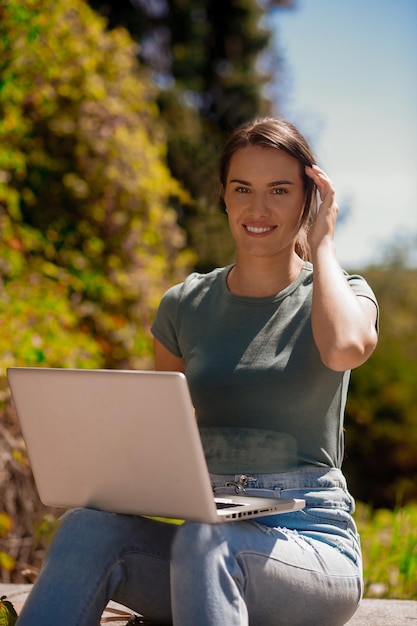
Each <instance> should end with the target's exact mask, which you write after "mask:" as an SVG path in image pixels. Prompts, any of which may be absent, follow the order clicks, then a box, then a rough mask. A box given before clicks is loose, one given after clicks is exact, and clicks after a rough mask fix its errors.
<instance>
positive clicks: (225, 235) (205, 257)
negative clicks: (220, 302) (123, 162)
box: [89, 0, 277, 272]
mask: <svg viewBox="0 0 417 626" xmlns="http://www.w3.org/2000/svg"><path fill="white" fill-rule="evenodd" d="M89 4H90V5H91V6H93V7H94V8H95V9H96V10H98V11H102V12H103V13H105V14H106V15H108V17H109V24H110V26H111V27H114V26H116V25H118V24H121V23H123V24H125V25H126V26H127V28H128V29H129V30H130V32H131V33H132V36H133V37H134V38H135V39H136V40H137V41H139V42H140V43H141V50H140V56H141V58H142V59H143V60H144V62H146V63H147V65H148V66H149V67H150V68H151V70H152V75H153V77H154V78H155V80H156V82H157V83H158V84H159V85H160V89H159V93H158V105H159V107H160V111H161V118H162V120H163V122H164V124H165V128H166V133H167V138H168V162H169V166H170V169H171V171H172V173H173V175H174V176H175V177H176V178H177V179H178V180H179V181H181V183H182V184H183V186H184V187H185V188H186V189H187V190H188V191H189V192H190V195H191V197H192V198H193V201H192V202H190V203H185V204H183V206H182V207H181V212H180V223H181V225H182V226H183V227H184V229H185V230H186V232H187V235H188V238H189V241H190V243H191V245H192V246H193V247H194V248H195V249H196V250H197V253H198V260H197V265H196V269H197V270H199V271H203V272H204V271H209V270H211V269H212V268H213V267H216V266H221V265H224V264H227V263H230V262H231V261H232V260H233V258H234V246H233V242H232V239H231V237H230V233H229V229H228V226H227V220H226V218H225V216H224V214H222V212H221V211H220V210H219V207H218V202H217V197H216V191H217V163H218V155H219V153H220V150H221V147H222V145H223V143H224V142H225V139H226V136H227V135H228V134H229V132H230V130H232V129H233V128H235V127H236V126H238V125H240V124H241V123H243V122H245V121H247V120H248V119H250V118H252V117H255V116H257V115H260V114H266V113H268V112H270V110H271V103H270V102H269V101H268V100H266V99H265V96H264V93H263V86H264V85H265V83H266V81H267V80H268V78H269V77H268V76H267V75H265V74H264V73H262V72H261V71H260V69H259V65H258V61H259V55H260V54H261V53H263V52H265V51H266V49H267V46H268V43H269V39H270V33H269V31H267V30H266V29H264V28H263V27H261V18H262V16H263V15H264V14H265V8H262V7H261V5H260V3H258V2H257V1H256V0H233V1H231V0H225V1H222V2H219V1H218V0H210V1H209V2H203V1H202V0H167V1H166V2H165V1H159V0H156V1H155V2H152V3H149V2H145V1H141V0H140V1H139V2H137V3H135V5H134V6H133V5H132V4H131V5H130V10H129V6H128V5H129V3H128V2H125V1H121V0H106V1H105V2H104V0H89ZM150 42H151V45H150ZM274 71H275V72H277V67H276V66H275V67H274Z"/></svg>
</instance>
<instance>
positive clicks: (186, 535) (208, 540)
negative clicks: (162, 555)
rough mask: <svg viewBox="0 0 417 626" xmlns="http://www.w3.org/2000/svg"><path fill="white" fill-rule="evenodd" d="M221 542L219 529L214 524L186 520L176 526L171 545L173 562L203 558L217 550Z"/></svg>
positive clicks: (195, 560)
mask: <svg viewBox="0 0 417 626" xmlns="http://www.w3.org/2000/svg"><path fill="white" fill-rule="evenodd" d="M221 543H222V537H221V536H220V533H219V529H218V527H217V526H216V525H215V524H201V523H198V522H186V523H185V524H183V525H182V526H180V527H179V528H178V531H177V534H176V536H175V540H174V543H173V546H172V553H171V558H172V561H173V562H176V561H178V560H180V561H184V560H186V559H191V560H192V561H194V562H197V560H204V559H205V558H206V557H207V555H208V554H212V553H213V552H214V551H216V550H218V548H219V545H221Z"/></svg>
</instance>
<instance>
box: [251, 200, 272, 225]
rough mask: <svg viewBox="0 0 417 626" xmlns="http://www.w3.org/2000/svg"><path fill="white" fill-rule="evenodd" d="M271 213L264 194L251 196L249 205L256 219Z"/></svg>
mask: <svg viewBox="0 0 417 626" xmlns="http://www.w3.org/2000/svg"><path fill="white" fill-rule="evenodd" d="M269 214H270V210H269V207H268V203H267V201H266V199H265V198H264V196H263V195H261V194H253V195H252V196H251V204H250V207H249V215H250V216H251V217H254V218H256V219H261V218H263V217H267V216H268V215H269Z"/></svg>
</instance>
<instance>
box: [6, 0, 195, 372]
mask: <svg viewBox="0 0 417 626" xmlns="http://www.w3.org/2000/svg"><path fill="white" fill-rule="evenodd" d="M1 24H2V25H1V33H0V34H1V38H0V59H1V74H0V76H1V81H0V231H1V239H2V242H1V244H0V245H1V264H0V276H2V277H3V292H2V294H1V295H2V300H1V304H0V307H1V310H2V312H3V311H4V313H5V312H6V309H7V312H8V319H7V324H6V326H7V328H8V329H9V330H8V332H9V344H10V343H11V345H9V346H8V347H9V349H8V350H6V354H7V355H8V357H7V358H6V361H7V363H8V364H10V361H11V360H13V356H11V355H15V356H16V360H18V361H20V362H28V361H29V362H31V363H41V364H52V363H54V364H59V363H60V364H61V365H72V364H74V363H77V364H78V365H81V364H82V365H84V366H86V365H94V364H98V363H99V362H100V361H101V362H102V363H103V362H104V364H105V365H107V366H114V365H119V364H123V365H133V366H134V365H137V364H138V363H141V362H142V360H143V358H144V357H146V355H147V354H149V351H150V344H149V342H150V339H149V332H148V328H149V323H150V320H151V319H152V317H153V314H154V313H155V309H156V307H157V304H158V302H159V299H160V296H161V294H162V292H163V291H164V290H165V289H166V288H167V287H168V285H170V284H172V283H173V282H177V281H178V280H180V279H182V277H183V276H184V274H185V273H186V272H187V271H188V269H189V266H190V262H192V260H193V258H194V257H193V256H192V254H191V253H190V252H189V251H187V250H184V236H183V234H182V232H181V230H180V229H179V227H178V226H177V214H176V211H175V210H174V208H173V203H174V200H175V201H176V203H178V202H184V201H186V200H187V195H186V194H185V192H184V191H182V189H181V188H180V186H179V184H178V183H177V182H176V180H175V179H173V178H172V176H171V175H170V173H169V170H168V167H167V165H166V144H165V139H164V135H163V132H162V130H161V124H160V122H159V119H158V111H157V108H156V105H155V95H156V94H155V89H154V86H153V84H152V82H151V81H150V80H149V78H148V76H147V73H146V71H145V70H143V68H141V67H140V66H139V64H138V61H137V56H136V44H134V42H133V41H132V40H131V39H130V38H129V35H128V34H127V32H126V31H125V30H123V29H116V30H114V31H112V32H110V33H109V32H106V31H105V22H104V20H103V19H101V18H99V17H98V16H97V15H96V14H95V13H94V12H93V11H91V9H89V7H88V6H87V5H86V4H85V3H84V2H82V1H81V0H70V1H69V2H63V1H59V2H55V1H52V0H30V1H28V2H26V3H24V5H22V3H21V2H19V1H18V0H10V2H8V3H7V5H6V6H5V7H4V8H3V9H2V20H1ZM18 299H20V300H23V299H24V300H25V306H23V305H20V304H17V303H16V302H17V300H18ZM10 313H12V314H13V322H12V324H14V326H15V328H13V330H14V331H16V334H14V335H13V339H12V341H11V342H10V330H11V329H10V317H9V314H10ZM26 319H29V320H30V323H29V324H26V328H24V326H25V320H26ZM19 320H20V321H19ZM2 321H3V326H4V324H5V318H4V317H3V318H2ZM5 332H6V333H7V331H5ZM56 333H58V334H56ZM59 335H61V338H62V341H61V342H59V345H58V341H57V340H58V337H59ZM40 337H41V338H42V339H39V338H40ZM53 337H55V338H56V340H55V345H54V346H51V345H50V341H53ZM0 341H1V339H0ZM3 341H5V342H6V343H7V337H3ZM39 342H41V343H42V346H41V347H40V346H39V345H38V343H39ZM34 343H35V344H36V345H33V344H34ZM16 351H17V352H16ZM2 365H3V364H2Z"/></svg>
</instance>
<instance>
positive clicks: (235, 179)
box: [230, 178, 294, 187]
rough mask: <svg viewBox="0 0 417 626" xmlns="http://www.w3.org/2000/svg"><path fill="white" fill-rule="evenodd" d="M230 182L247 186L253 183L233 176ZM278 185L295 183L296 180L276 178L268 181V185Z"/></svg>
mask: <svg viewBox="0 0 417 626" xmlns="http://www.w3.org/2000/svg"><path fill="white" fill-rule="evenodd" d="M230 182H231V183H239V184H240V185H246V186H247V187H251V186H252V183H250V182H248V181H247V180H241V179H240V178H232V180H231V181H230ZM278 185H294V182H293V181H292V180H274V181H273V182H272V183H268V187H277V186H278Z"/></svg>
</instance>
